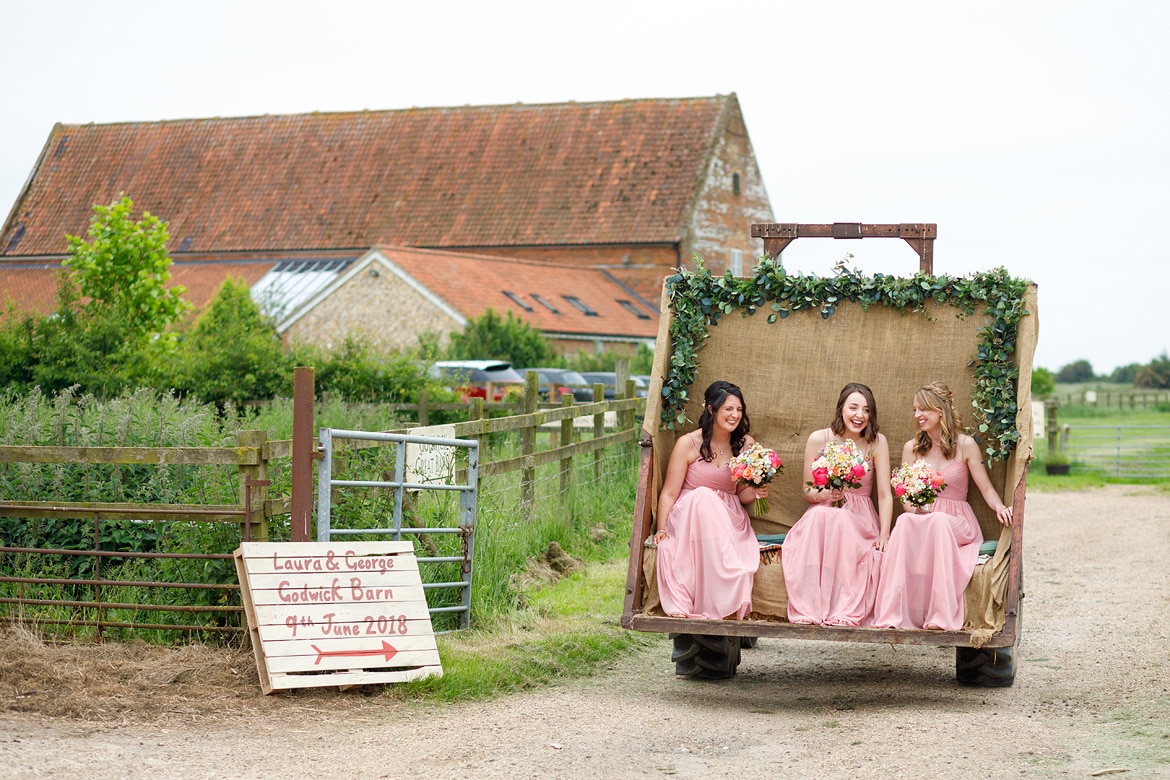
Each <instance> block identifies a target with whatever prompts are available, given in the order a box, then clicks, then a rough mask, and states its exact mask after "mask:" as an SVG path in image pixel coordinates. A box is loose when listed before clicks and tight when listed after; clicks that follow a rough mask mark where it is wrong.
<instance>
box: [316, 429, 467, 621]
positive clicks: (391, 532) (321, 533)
mask: <svg viewBox="0 0 1170 780" xmlns="http://www.w3.org/2000/svg"><path fill="white" fill-rule="evenodd" d="M318 438H319V440H320V442H321V444H320V447H319V451H320V452H321V453H322V459H321V462H320V464H319V465H318V470H317V541H319V542H330V541H334V540H336V539H339V538H343V537H347V536H359V535H360V536H367V535H375V536H384V537H387V538H389V539H390V540H392V541H398V540H400V539H401V538H402V535H403V534H412V535H414V536H416V537H420V538H421V537H425V536H426V535H430V534H436V535H443V534H457V535H459V537H460V539H461V541H462V545H461V554H460V555H430V556H419V557H418V562H419V564H420V569H421V565H422V564H443V563H458V564H459V568H460V572H461V575H462V576H461V579H459V580H458V581H440V582H427V581H426V578H425V577H424V580H423V589H424V590H436V589H445V588H453V589H458V591H459V604H458V605H454V606H437V607H431V608H430V613H431V614H432V615H435V614H438V613H447V612H450V613H457V614H458V616H459V628H468V627H469V626H470V623H471V575H472V561H473V552H474V549H475V545H474V540H475V516H476V506H477V501H478V485H479V442H478V441H476V440H474V439H449V438H440V437H432V436H418V435H411V434H401V433H371V432H368V431H347V430H340V429H335V428H321V429H320V430H319V431H318ZM337 439H342V440H353V441H362V442H372V443H374V446H377V445H378V444H393V445H394V446H395V447H396V453H395V458H394V479H392V480H360V479H335V478H334V476H333V471H334V463H335V460H336V459H335V457H334V441H335V440H337ZM408 444H415V445H423V446H428V447H447V448H456V449H465V450H467V469H466V481H465V482H463V483H459V482H458V481H457V480H452V483H446V482H442V483H438V482H422V481H415V482H410V481H407V476H408V474H407V445H408ZM458 476H463V474H462V473H461V474H459V475H458ZM346 488H386V489H390V490H393V491H394V512H393V515H392V517H391V522H390V525H389V526H388V527H382V528H354V527H349V528H347V527H343V526H341V525H340V524H338V523H335V522H334V519H333V517H332V509H333V507H332V504H333V500H332V499H333V495H334V491H335V490H338V489H346ZM423 490H438V491H452V490H454V491H458V492H459V513H458V525H456V526H430V527H427V526H415V525H407V526H404V525H403V511H402V505H403V499H404V497H405V495H406V491H423Z"/></svg>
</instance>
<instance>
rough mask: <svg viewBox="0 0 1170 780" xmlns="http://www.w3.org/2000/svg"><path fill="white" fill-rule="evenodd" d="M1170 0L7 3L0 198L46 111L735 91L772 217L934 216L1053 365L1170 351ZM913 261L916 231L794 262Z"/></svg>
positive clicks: (50, 114) (17, 186)
mask: <svg viewBox="0 0 1170 780" xmlns="http://www.w3.org/2000/svg"><path fill="white" fill-rule="evenodd" d="M1168 9H1170V4H1168V3H1165V2H1156V1H1155V0H1145V1H1143V2H1137V1H1127V0H1120V1H1119V0H1113V1H1112V2H1108V3H1106V2H1097V3H1081V2H1027V0H1014V1H1013V2H981V3H962V4H960V3H940V2H937V1H936V2H887V3H877V2H855V1H845V2H842V1H841V0H835V1H834V2H823V1H821V2H811V1H810V2H802V3H796V2H779V1H777V2H735V1H734V0H724V2H720V3H715V2H702V3H700V2H686V1H678V0H676V1H675V2H661V3H658V2H653V3H651V2H638V1H637V0H625V1H624V2H608V0H592V1H591V2H588V3H566V2H560V3H556V2H548V0H542V1H541V2H531V3H528V2H499V3H492V2H462V1H461V0H445V1H444V2H434V3H422V2H416V1H414V0H412V2H389V1H387V2H346V0H333V2H331V3H327V4H326V3H320V2H312V3H310V2H300V1H299V0H281V2H258V1H255V0H253V1H250V2H219V1H218V0H200V2H186V1H180V0H175V1H174V2H119V3H114V4H106V3H95V2H92V0H84V1H83V2H74V1H70V2H54V0H40V1H38V2H23V1H21V0H0V41H3V44H2V45H0V101H2V103H0V105H2V106H3V108H2V109H0V110H2V123H0V213H2V215H7V213H8V211H9V210H10V209H11V207H12V205H13V203H14V202H15V200H16V198H17V196H18V194H19V193H20V190H21V188H22V187H23V185H24V182H25V180H26V179H27V177H28V176H29V174H30V172H31V171H32V167H33V165H34V163H35V162H36V158H37V155H38V154H39V153H40V151H41V147H42V146H43V145H44V142H45V139H46V138H47V137H48V134H49V131H50V130H51V129H52V126H53V123H55V122H64V123H86V122H98V123H101V122H118V121H131V120H134V121H146V120H157V119H177V118H188V117H211V116H248V115H254V114H277V113H301V112H309V111H348V110H360V109H397V108H409V107H411V106H451V105H464V104H473V105H482V104H498V103H514V102H524V103H548V102H562V101H569V100H575V101H578V102H584V101H596V100H618V99H622V98H654V97H693V96H703V95H714V94H725V93H728V92H735V93H736V94H737V95H738V97H739V102H740V105H741V106H742V108H743V112H744V117H745V119H746V121H747V127H748V132H749V134H750V135H751V140H752V144H753V146H754V148H755V152H756V157H757V158H758V160H759V163H760V167H761V170H762V173H763V177H764V183H765V186H766V187H767V189H768V194H769V196H770V198H771V201H772V207H773V210H774V212H775V216H776V219H777V221H780V222H835V221H836V222H936V223H938V232H939V237H938V240H937V241H936V243H935V271H936V272H937V273H949V274H956V275H961V274H966V273H969V272H972V271H979V270H989V269H992V268H995V267H998V266H1004V267H1006V268H1007V269H1008V270H1009V271H1010V272H1011V273H1012V274H1014V275H1016V276H1024V277H1028V278H1030V279H1032V280H1034V281H1036V282H1037V283H1038V284H1039V287H1040V307H1039V308H1040V343H1039V347H1038V350H1037V354H1036V364H1037V365H1041V366H1046V367H1048V368H1051V369H1053V370H1056V369H1058V368H1059V367H1060V366H1062V365H1065V364H1066V363H1069V362H1072V361H1074V360H1078V359H1087V360H1089V361H1090V362H1091V363H1092V365H1093V368H1094V369H1095V370H1096V371H1097V372H1098V373H1108V372H1109V371H1111V370H1112V369H1113V368H1115V367H1116V366H1118V365H1124V364H1127V363H1133V362H1139V363H1147V362H1149V361H1150V359H1152V358H1153V357H1155V356H1157V355H1158V354H1160V353H1162V352H1164V351H1166V350H1167V349H1168V348H1170V335H1168V334H1170V327H1168V326H1170V314H1168V311H1170V301H1166V300H1165V296H1166V293H1167V291H1170V262H1168V260H1170V258H1168V257H1167V250H1166V248H1165V247H1166V245H1167V242H1166V240H1165V238H1164V236H1163V235H1162V230H1163V229H1164V228H1165V226H1166V222H1167V219H1168V209H1167V206H1168V205H1170V198H1168V197H1167V195H1166V190H1167V187H1170V45H1168V44H1167V42H1166V36H1167V33H1170V10H1168ZM846 253H852V254H853V256H854V258H853V260H851V261H850V264H851V265H852V266H855V267H858V268H860V269H861V270H862V271H864V272H866V273H871V274H872V273H877V272H883V273H894V274H910V273H913V272H914V271H915V270H917V255H915V254H914V253H913V251H912V250H911V249H910V248H909V247H908V246H906V245H905V244H903V243H902V242H899V241H889V242H886V241H878V240H866V241H850V242H842V241H832V240H828V239H823V240H817V239H802V240H800V241H797V242H795V243H794V244H793V245H792V247H791V248H790V249H789V251H787V252H785V262H786V265H787V266H788V268H789V269H790V270H791V271H803V272H814V273H819V274H824V273H828V272H830V271H831V268H832V266H833V264H834V263H835V262H836V261H837V260H839V259H841V258H842V257H844V255H845V254H846Z"/></svg>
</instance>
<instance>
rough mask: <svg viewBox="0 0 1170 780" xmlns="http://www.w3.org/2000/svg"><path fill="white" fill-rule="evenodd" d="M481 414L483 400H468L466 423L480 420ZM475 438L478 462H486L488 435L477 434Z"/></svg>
mask: <svg viewBox="0 0 1170 780" xmlns="http://www.w3.org/2000/svg"><path fill="white" fill-rule="evenodd" d="M483 414H484V413H483V399H482V398H471V399H468V407H467V419H468V421H471V420H482V419H483ZM475 438H476V440H478V441H479V462H480V463H483V462H485V461H486V460H487V455H486V454H485V453H486V452H487V443H488V435H487V434H486V433H478V434H476V436H475Z"/></svg>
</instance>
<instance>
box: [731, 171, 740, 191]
mask: <svg viewBox="0 0 1170 780" xmlns="http://www.w3.org/2000/svg"><path fill="white" fill-rule="evenodd" d="M731 194H732V195H738V194H739V174H738V173H733V174H731Z"/></svg>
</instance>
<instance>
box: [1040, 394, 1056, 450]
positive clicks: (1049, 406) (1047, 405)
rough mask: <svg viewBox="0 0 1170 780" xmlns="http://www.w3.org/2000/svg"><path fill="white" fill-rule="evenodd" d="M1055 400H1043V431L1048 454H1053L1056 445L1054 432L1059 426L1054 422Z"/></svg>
mask: <svg viewBox="0 0 1170 780" xmlns="http://www.w3.org/2000/svg"><path fill="white" fill-rule="evenodd" d="M1056 408H1057V404H1056V401H1054V400H1052V399H1049V400H1047V401H1045V402H1044V417H1045V420H1046V424H1045V432H1046V433H1047V434H1048V455H1049V456H1052V455H1055V454H1056V452H1057V450H1058V446H1057V442H1056V434H1057V431H1058V430H1059V429H1060V426H1058V425H1057V424H1056Z"/></svg>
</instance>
